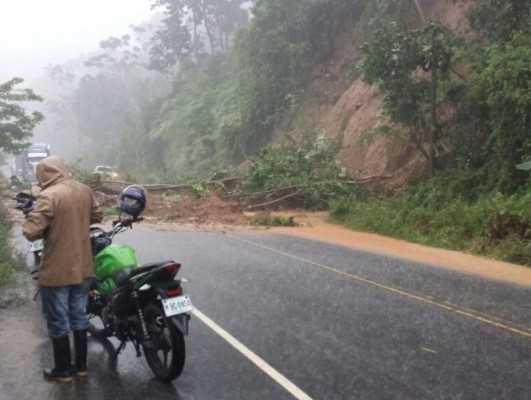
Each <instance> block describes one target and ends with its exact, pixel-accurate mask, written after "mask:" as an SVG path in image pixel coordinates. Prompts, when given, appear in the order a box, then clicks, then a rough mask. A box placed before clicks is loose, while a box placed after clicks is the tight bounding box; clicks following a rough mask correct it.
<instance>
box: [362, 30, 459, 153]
mask: <svg viewBox="0 0 531 400" xmlns="http://www.w3.org/2000/svg"><path fill="white" fill-rule="evenodd" d="M456 45H457V38H456V37H455V35H454V34H453V32H452V30H451V29H449V28H448V27H445V26H442V25H437V24H434V23H430V24H427V25H425V26H424V27H422V28H420V29H418V30H414V31H410V32H404V31H403V27H401V26H400V24H398V23H395V22H392V23H390V24H388V25H386V26H384V27H382V29H381V30H380V31H378V32H377V35H376V37H375V40H374V41H373V42H372V43H370V44H369V43H366V44H364V45H363V46H362V52H363V54H364V59H363V60H362V62H361V63H360V64H359V66H358V68H359V69H360V71H361V72H362V75H363V80H364V81H365V82H367V83H369V84H371V85H378V87H379V89H380V91H381V92H382V94H383V96H384V110H385V112H386V114H387V115H388V116H389V117H390V118H391V120H392V121H393V122H394V123H396V124H399V125H400V126H402V127H404V128H405V129H406V130H407V132H408V134H409V137H410V139H411V141H412V143H413V144H415V145H416V146H417V148H418V149H419V150H420V151H421V152H423V153H424V154H425V156H426V158H428V159H430V158H431V157H432V156H431V155H429V154H428V153H427V152H426V150H425V148H426V144H427V145H428V146H429V147H430V148H431V149H433V150H435V146H438V145H439V143H438V142H437V141H438V140H439V141H441V140H442V139H444V137H442V136H441V135H437V136H436V137H433V136H430V133H431V134H432V135H435V134H437V131H436V130H437V125H438V120H437V119H436V114H437V109H438V108H440V104H441V103H442V102H443V101H444V100H445V97H446V93H441V92H440V90H438V89H439V88H440V87H441V86H442V85H443V84H446V85H448V84H449V83H448V81H449V80H450V75H449V72H450V67H451V63H452V57H453V51H454V48H455V46H456ZM422 70H424V71H425V72H427V71H430V73H429V75H427V76H426V75H424V76H422V74H421V71H422ZM437 93H438V97H434V95H436V94H437ZM430 108H431V115H430ZM434 117H435V119H434ZM439 148H441V146H440V145H439Z"/></svg>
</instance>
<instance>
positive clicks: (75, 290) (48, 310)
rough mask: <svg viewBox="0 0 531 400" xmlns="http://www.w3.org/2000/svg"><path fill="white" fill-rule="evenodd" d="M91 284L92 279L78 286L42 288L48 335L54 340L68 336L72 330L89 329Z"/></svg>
mask: <svg viewBox="0 0 531 400" xmlns="http://www.w3.org/2000/svg"><path fill="white" fill-rule="evenodd" d="M91 282H92V278H87V279H85V280H84V281H83V282H81V283H80V284H77V285H68V286H41V287H40V288H41V296H42V308H43V311H44V313H45V314H46V322H47V326H48V335H49V336H50V337H51V338H52V339H56V338H60V337H63V336H66V335H68V334H69V333H70V331H71V330H73V331H79V330H83V329H87V328H88V326H89V322H88V319H87V313H86V309H87V299H88V297H87V292H88V290H89V288H90V284H91Z"/></svg>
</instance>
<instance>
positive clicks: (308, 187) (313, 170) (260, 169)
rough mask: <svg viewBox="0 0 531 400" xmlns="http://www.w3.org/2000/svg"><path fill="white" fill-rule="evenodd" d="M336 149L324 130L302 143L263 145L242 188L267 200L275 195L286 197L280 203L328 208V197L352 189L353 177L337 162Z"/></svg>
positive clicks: (308, 137) (253, 159)
mask: <svg viewBox="0 0 531 400" xmlns="http://www.w3.org/2000/svg"><path fill="white" fill-rule="evenodd" d="M336 151H337V149H336V148H335V147H334V146H331V145H330V144H329V143H328V142H327V141H326V139H325V137H324V134H323V133H322V132H321V133H317V132H316V133H315V134H313V135H308V136H307V137H305V138H304V139H303V141H302V142H301V143H300V144H298V143H295V142H293V141H284V142H280V143H278V144H275V145H272V146H270V147H267V148H264V149H262V150H260V151H259V152H258V153H257V154H256V155H255V156H254V157H253V158H251V166H250V169H249V174H248V176H247V177H246V178H245V180H244V181H243V184H242V189H243V190H244V191H245V192H246V193H250V194H251V193H254V194H255V195H256V196H252V197H253V198H255V199H256V198H261V199H262V200H263V201H264V203H267V202H268V201H267V200H271V197H273V195H274V196H275V198H276V199H279V198H280V199H282V198H283V197H284V198H285V200H284V201H282V202H281V201H278V203H277V202H275V203H276V204H277V205H302V206H304V207H308V208H317V209H324V208H327V205H328V199H330V198H332V197H335V196H337V195H339V194H341V193H346V192H349V191H350V190H351V186H350V184H351V183H352V182H350V178H349V177H348V176H347V174H346V173H345V171H344V169H342V168H341V167H340V166H339V165H338V164H337V162H336V161H335V154H336Z"/></svg>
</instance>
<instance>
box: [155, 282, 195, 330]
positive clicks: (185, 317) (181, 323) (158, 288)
mask: <svg viewBox="0 0 531 400" xmlns="http://www.w3.org/2000/svg"><path fill="white" fill-rule="evenodd" d="M151 285H152V286H151V287H152V288H153V290H154V291H155V293H157V294H158V295H159V296H160V298H161V299H167V298H168V294H167V292H168V290H171V289H177V288H180V287H181V281H179V280H172V281H159V282H156V283H151ZM165 318H166V322H168V323H169V324H172V325H173V326H174V327H176V328H177V329H178V330H179V331H181V332H182V334H183V335H184V336H186V335H188V321H189V320H190V315H189V314H186V313H185V314H178V315H174V316H172V317H165Z"/></svg>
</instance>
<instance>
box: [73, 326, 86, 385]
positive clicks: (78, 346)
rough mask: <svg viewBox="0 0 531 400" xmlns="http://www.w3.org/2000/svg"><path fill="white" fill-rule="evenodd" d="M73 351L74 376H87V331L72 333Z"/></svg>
mask: <svg viewBox="0 0 531 400" xmlns="http://www.w3.org/2000/svg"><path fill="white" fill-rule="evenodd" d="M74 350H75V353H76V374H77V376H87V330H86V329H84V330H80V331H74Z"/></svg>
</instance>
